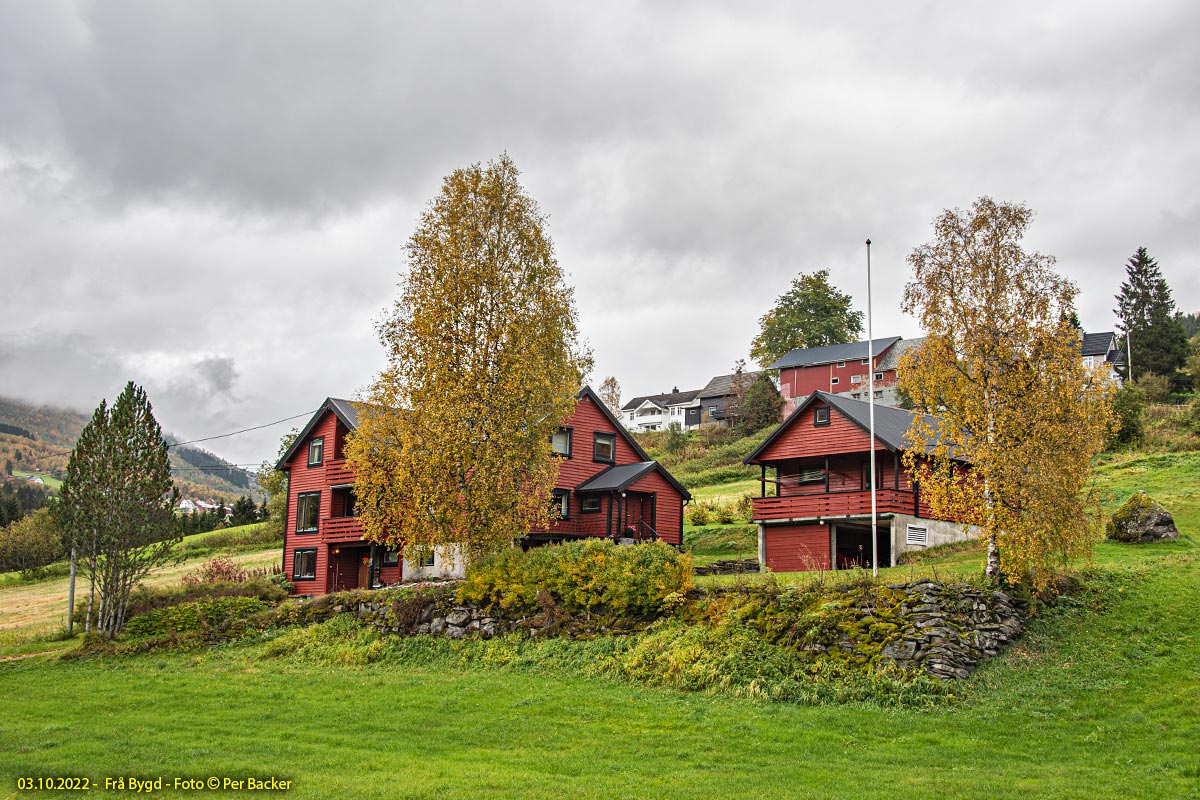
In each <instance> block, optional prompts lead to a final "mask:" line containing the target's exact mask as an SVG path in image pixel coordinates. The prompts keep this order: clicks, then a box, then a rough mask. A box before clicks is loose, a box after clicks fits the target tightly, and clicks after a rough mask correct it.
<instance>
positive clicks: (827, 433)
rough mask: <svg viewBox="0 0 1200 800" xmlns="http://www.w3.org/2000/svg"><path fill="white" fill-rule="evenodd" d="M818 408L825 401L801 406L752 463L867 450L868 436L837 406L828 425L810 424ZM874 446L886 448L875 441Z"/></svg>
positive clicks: (831, 411) (832, 411) (831, 409)
mask: <svg viewBox="0 0 1200 800" xmlns="http://www.w3.org/2000/svg"><path fill="white" fill-rule="evenodd" d="M817 407H822V408H824V407H826V406H825V404H824V403H820V402H817V403H813V404H812V405H811V406H809V407H808V408H806V409H804V413H803V414H801V415H800V417H799V418H798V419H794V420H793V421H792V423H791V424H790V425H789V426H788V428H787V430H785V431H784V432H783V433H782V434H781V435H780V437H779V438H778V439H776V440H775V441H774V442H772V443H771V446H770V447H768V448H767V450H766V451H765V452H764V453H762V454H761V455H759V457H758V458H756V459H755V460H754V463H761V462H764V461H783V460H785V459H791V458H807V457H811V456H826V455H832V454H834V453H866V452H867V450H868V449H869V443H870V441H871V436H870V434H868V433H867V432H866V431H864V430H863V429H862V428H860V427H858V425H856V424H855V423H853V422H851V421H850V420H848V419H847V418H846V417H844V416H842V415H841V414H840V413H838V410H837V409H836V408H830V409H829V424H828V425H823V426H821V427H819V428H818V427H814V426H813V412H814V411H815V409H816V408H817ZM875 447H876V449H886V448H884V446H883V445H882V444H881V443H879V442H876V443H875Z"/></svg>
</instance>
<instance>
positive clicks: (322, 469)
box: [283, 398, 683, 594]
mask: <svg viewBox="0 0 1200 800" xmlns="http://www.w3.org/2000/svg"><path fill="white" fill-rule="evenodd" d="M568 424H569V426H570V427H571V428H572V441H571V457H570V458H564V459H562V460H561V461H560V463H559V475H558V482H557V486H558V488H562V489H570V490H571V517H570V519H567V520H563V521H561V522H556V523H554V524H552V525H551V526H550V529H549V531H535V532H539V533H547V532H549V533H562V534H574V535H584V536H604V535H606V534H607V533H608V532H609V502H610V498H609V497H607V496H605V497H602V498H601V511H600V513H599V514H584V513H583V503H582V500H581V499H580V497H579V494H578V493H577V492H576V491H575V487H576V486H578V485H580V484H581V483H583V482H585V481H587V480H588V479H589V478H591V477H593V476H595V475H597V474H599V473H601V472H603V471H604V470H606V469H608V467H609V466H611V464H609V463H608V462H597V461H593V460H592V445H593V438H592V436H593V434H594V433H595V432H597V431H599V432H602V433H615V434H617V437H616V453H615V456H616V460H615V463H616V464H632V463H637V462H640V461H641V457H640V456H639V455H638V454H637V453H635V452H634V450H633V448H632V447H630V445H629V442H628V441H626V440H625V438H624V436H623V431H620V430H618V429H617V427H615V426H613V425H612V424H611V423H609V421H608V419H607V418H606V417H605V416H604V414H603V413H602V412H601V411H600V410H599V409H598V408H596V406H595V405H594V404H593V403H592V402H591V400H589V399H588V398H584V399H582V400H580V401H579V403H577V404H576V406H575V411H574V413H573V414H572V416H571V420H570V422H569V423H568ZM317 437H324V438H325V448H324V455H323V461H322V464H321V466H319V467H309V466H308V443H309V441H311V440H312V439H314V438H317ZM344 439H345V429H344V426H342V425H341V423H340V422H338V419H337V416H336V415H335V414H333V412H331V411H326V412H325V415H324V417H323V418H322V419H321V420H320V421H319V422H318V423H317V424H316V425H315V426H314V427H313V430H312V431H311V433H310V434H309V436H308V437H307V438H306V439H305V440H304V441H303V442H301V444H300V447H299V448H298V449H297V451H296V454H295V455H294V456H293V457H292V458H291V459H290V460H289V461H288V462H287V464H286V465H285V466H286V468H287V469H288V473H289V486H288V511H287V520H285V522H284V525H285V531H286V533H287V538H286V541H285V544H284V552H283V567H284V572H285V574H286V575H287V576H288V578H289V579H290V578H291V576H292V566H293V563H294V557H295V551H296V550H297V549H306V548H316V551H317V565H316V579H315V580H309V581H297V582H296V591H297V593H299V594H324V593H326V592H331V591H335V587H334V586H333V585H332V584H333V577H332V574H333V573H337V574H338V576H339V579H338V581H337V583H338V585H339V586H340V587H341V588H345V587H347V586H350V585H353V584H354V583H356V582H357V574H358V573H357V563H358V560H359V559H361V556H362V554H363V553H365V552H367V551H366V550H359V549H355V548H354V545H355V542H353V541H349V542H347V541H336V542H334V544H333V546H338V547H341V548H342V552H341V554H340V556H339V561H338V564H337V567H338V568H337V569H331V563H330V555H331V554H330V547H331V545H330V544H329V543H327V542H326V541H324V539H325V526H326V521H327V520H328V519H329V517H330V516H331V515H332V514H333V513H334V512H336V511H338V509H334V508H333V493H332V490H331V489H330V487H331V486H335V485H340V484H344V483H346V482H347V478H348V473H347V472H346V470H345V465H344V462H343V461H341V460H340V459H337V458H336V457H337V456H341V455H342V453H341V449H342V442H343V441H344ZM629 491H631V492H655V493H657V496H658V497H657V509H656V510H657V522H658V524H657V526H656V527H657V529H658V531H659V533H660V535H661V536H662V537H663V539H664V540H666V541H668V542H670V543H671V544H681V541H680V534H679V530H680V520H681V519H682V517H683V498H682V496H681V495H680V494H679V492H678V491H676V489H675V487H673V486H671V484H670V483H668V482H667V481H666V480H665V479H664V478H663V477H662V476H661V475H659V474H658V473H653V474H651V475H648V476H646V477H643V478H642V479H641V480H639V481H638V482H637V483H636V484H634V485H633V486H631V487H630V489H629ZM308 492H319V493H320V495H321V502H320V513H319V515H318V517H319V520H320V522H319V530H318V532H317V533H296V517H297V498H298V496H299V495H300V494H304V493H308ZM613 513H614V514H615V509H614V510H613ZM615 524H616V523H615V521H614V525H615ZM400 578H401V574H400V568H399V567H384V568H383V569H382V571H381V573H380V579H381V580H382V581H383V582H385V583H391V582H394V581H398V580H400Z"/></svg>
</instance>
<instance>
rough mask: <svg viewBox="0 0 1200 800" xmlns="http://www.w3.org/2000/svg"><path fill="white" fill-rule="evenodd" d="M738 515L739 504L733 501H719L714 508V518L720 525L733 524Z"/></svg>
mask: <svg viewBox="0 0 1200 800" xmlns="http://www.w3.org/2000/svg"><path fill="white" fill-rule="evenodd" d="M737 516H738V513H737V506H736V505H734V504H733V503H717V504H716V505H715V507H714V508H713V519H715V520H716V522H717V524H718V525H732V524H733V523H734V522H736V521H737Z"/></svg>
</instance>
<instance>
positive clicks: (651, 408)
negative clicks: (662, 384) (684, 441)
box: [621, 387, 700, 432]
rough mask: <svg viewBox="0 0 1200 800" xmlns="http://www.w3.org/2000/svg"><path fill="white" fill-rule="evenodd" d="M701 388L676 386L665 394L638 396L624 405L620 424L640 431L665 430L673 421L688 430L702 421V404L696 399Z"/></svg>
mask: <svg viewBox="0 0 1200 800" xmlns="http://www.w3.org/2000/svg"><path fill="white" fill-rule="evenodd" d="M699 392H700V390H699V389H692V390H691V391H687V392H681V391H679V387H675V388H674V389H672V390H671V391H669V392H664V393H663V394H651V395H643V396H641V397H635V398H633V399H632V400H630V401H629V402H628V403H626V404H625V405H623V406H621V424H623V425H624V426H625V427H626V429H628V430H631V431H637V432H641V431H657V430H666V429H667V428H668V427H670V425H671V423H672V422H677V423H679V427H680V428H683V429H685V430H686V429H690V428H694V427H696V426H697V425H699V424H700V412H699V408H700V407H699V405H698V404H697V403H696V402H695V401H696V397H697V395H698V394H699Z"/></svg>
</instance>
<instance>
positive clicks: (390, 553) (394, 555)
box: [383, 550, 400, 567]
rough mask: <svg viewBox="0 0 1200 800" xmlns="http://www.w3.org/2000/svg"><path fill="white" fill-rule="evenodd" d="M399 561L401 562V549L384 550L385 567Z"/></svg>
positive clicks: (394, 564)
mask: <svg viewBox="0 0 1200 800" xmlns="http://www.w3.org/2000/svg"><path fill="white" fill-rule="evenodd" d="M399 563H400V551H399V550H384V551H383V565H384V566H385V567H394V566H396V565H397V564H399Z"/></svg>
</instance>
